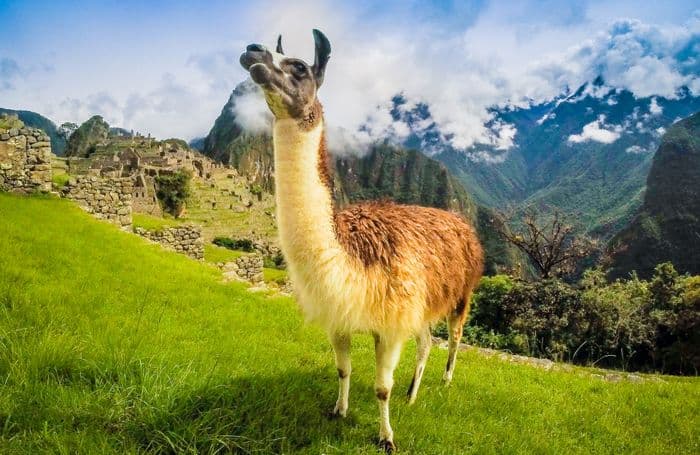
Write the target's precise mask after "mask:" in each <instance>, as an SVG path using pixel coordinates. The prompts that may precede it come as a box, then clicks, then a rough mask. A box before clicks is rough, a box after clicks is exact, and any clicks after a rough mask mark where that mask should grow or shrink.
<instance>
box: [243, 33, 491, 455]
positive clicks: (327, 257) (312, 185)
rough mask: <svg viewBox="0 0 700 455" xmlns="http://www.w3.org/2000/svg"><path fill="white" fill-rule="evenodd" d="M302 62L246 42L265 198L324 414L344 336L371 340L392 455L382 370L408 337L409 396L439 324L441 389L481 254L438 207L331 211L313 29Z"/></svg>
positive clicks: (345, 386)
mask: <svg viewBox="0 0 700 455" xmlns="http://www.w3.org/2000/svg"><path fill="white" fill-rule="evenodd" d="M313 35H314V41H315V47H316V56H315V59H314V64H313V65H308V64H306V63H305V62H303V61H302V60H299V59H296V58H289V57H286V56H285V55H284V53H283V51H282V43H281V37H280V39H278V41H277V50H276V52H271V51H270V50H268V49H267V48H265V47H264V46H262V45H260V44H251V45H249V46H248V47H247V49H246V52H245V53H243V54H242V55H241V58H240V62H241V65H242V66H243V67H244V68H245V69H246V70H247V71H249V73H250V76H251V78H252V79H253V81H254V82H255V83H256V84H258V85H259V86H260V87H261V88H262V91H263V93H264V96H265V99H266V101H267V104H268V106H269V108H270V110H271V111H272V113H273V116H274V119H275V120H274V126H273V144H274V160H275V186H276V187H275V197H276V200H277V220H278V229H279V237H280V245H281V248H282V252H283V253H284V256H285V258H286V260H287V264H288V270H289V275H290V277H291V280H292V283H293V285H294V292H295V294H296V297H297V300H298V302H299V305H300V306H301V308H302V311H303V313H304V314H305V316H306V318H307V320H309V321H312V322H315V323H318V324H319V325H321V326H322V327H323V328H324V329H325V330H326V331H327V333H328V336H329V339H330V341H331V344H332V346H333V350H334V352H335V361H336V366H337V369H338V378H339V387H338V389H339V390H338V400H337V402H336V404H335V408H334V410H333V414H334V415H335V416H339V417H345V416H346V414H347V411H348V397H349V390H350V373H351V365H350V339H351V336H352V334H354V333H371V334H372V335H373V336H374V341H375V351H376V379H375V384H374V391H375V394H376V398H377V400H378V403H379V414H380V426H379V444H380V447H381V448H382V449H384V450H385V451H386V452H387V453H391V452H393V451H394V450H395V445H394V435H393V431H392V429H391V425H390V423H389V398H390V396H391V391H392V387H393V382H394V381H393V373H394V369H395V367H396V365H397V363H398V360H399V356H400V354H401V349H402V347H403V344H404V342H405V341H406V340H407V339H408V338H410V337H411V336H414V337H415V338H416V342H417V364H416V368H415V371H414V375H413V380H412V381H411V385H410V387H409V389H408V400H409V403H413V402H414V401H415V399H416V396H417V393H418V388H419V386H420V383H421V378H422V376H423V371H424V369H425V364H426V361H427V359H428V355H429V352H430V347H431V337H430V326H431V324H432V323H434V322H435V321H437V320H439V319H441V318H447V322H448V327H449V344H448V346H449V350H448V360H447V367H446V369H445V372H444V376H443V379H444V382H445V383H447V384H449V383H450V381H451V380H452V375H453V372H454V368H455V360H456V354H457V347H458V343H459V340H460V338H461V336H462V327H463V325H464V322H465V319H466V317H467V314H468V312H469V305H470V297H471V294H472V290H473V289H474V287H475V285H476V284H477V282H478V280H479V278H480V277H481V274H482V270H483V252H482V248H481V245H480V243H479V240H478V238H477V236H476V234H475V232H474V229H473V228H472V227H471V226H470V225H469V224H468V223H466V222H465V221H464V220H463V219H461V218H460V217H458V216H457V215H454V214H452V213H448V212H446V211H442V210H438V209H434V208H427V207H418V206H408V205H398V204H394V203H389V202H367V203H361V204H356V205H352V206H350V207H348V208H345V209H343V210H339V209H338V208H336V207H335V206H334V204H333V199H332V194H333V178H332V174H331V168H330V165H329V156H328V152H327V150H326V141H325V138H324V122H323V111H322V107H321V104H320V103H319V101H318V99H317V97H316V94H317V90H318V88H319V87H320V86H321V84H322V83H323V78H324V74H325V70H326V64H327V63H328V59H329V57H330V43H329V41H328V39H327V38H326V37H325V36H324V35H323V33H321V32H320V31H318V30H314V31H313Z"/></svg>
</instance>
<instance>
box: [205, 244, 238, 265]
mask: <svg viewBox="0 0 700 455" xmlns="http://www.w3.org/2000/svg"><path fill="white" fill-rule="evenodd" d="M244 254H246V253H245V252H243V251H234V250H229V249H228V248H223V247H220V246H216V245H212V244H211V243H207V244H205V245H204V260H205V261H207V262H211V263H212V264H218V263H219V262H232V261H234V260H236V259H237V258H239V257H241V256H243V255H244Z"/></svg>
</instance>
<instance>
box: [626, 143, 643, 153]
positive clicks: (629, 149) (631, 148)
mask: <svg viewBox="0 0 700 455" xmlns="http://www.w3.org/2000/svg"><path fill="white" fill-rule="evenodd" d="M625 152H627V153H632V154H636V155H638V154H640V153H646V152H648V150H647V149H645V148H644V147H640V146H638V145H631V146H629V147H627V148H626V149H625Z"/></svg>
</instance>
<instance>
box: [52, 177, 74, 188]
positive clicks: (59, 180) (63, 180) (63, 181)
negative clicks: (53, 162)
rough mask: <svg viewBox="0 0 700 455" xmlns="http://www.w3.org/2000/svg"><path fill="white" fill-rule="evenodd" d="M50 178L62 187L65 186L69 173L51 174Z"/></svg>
mask: <svg viewBox="0 0 700 455" xmlns="http://www.w3.org/2000/svg"><path fill="white" fill-rule="evenodd" d="M51 179H52V181H53V183H54V184H55V185H56V186H57V187H59V188H62V187H64V186H66V183H68V180H70V175H68V174H53V176H52V177H51Z"/></svg>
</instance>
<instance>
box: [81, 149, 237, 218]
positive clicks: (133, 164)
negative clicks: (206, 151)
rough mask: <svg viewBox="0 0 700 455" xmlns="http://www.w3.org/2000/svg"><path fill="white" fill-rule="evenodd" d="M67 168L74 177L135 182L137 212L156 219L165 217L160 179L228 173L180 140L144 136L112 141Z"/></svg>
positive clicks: (134, 192) (202, 177)
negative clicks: (181, 174)
mask: <svg viewBox="0 0 700 455" xmlns="http://www.w3.org/2000/svg"><path fill="white" fill-rule="evenodd" d="M67 164H68V172H69V173H70V174H86V175H96V176H97V175H99V176H103V177H129V178H131V179H132V180H133V183H134V185H133V192H132V201H133V210H134V211H135V212H139V213H148V214H150V215H154V216H161V215H162V210H161V207H160V205H159V203H158V198H157V197H156V183H155V178H156V177H157V176H159V175H163V174H172V173H174V172H177V171H179V170H186V171H189V172H191V173H192V175H194V176H196V177H199V178H201V179H209V178H211V175H212V172H213V171H214V170H215V169H224V165H222V164H218V163H215V162H214V161H212V160H210V159H209V158H207V157H205V156H204V155H202V154H200V153H199V152H196V151H194V150H191V149H190V148H189V147H188V146H187V145H186V144H185V143H184V142H182V141H180V140H175V139H170V140H165V141H156V140H153V139H151V138H150V137H148V138H145V137H142V136H134V137H126V138H124V137H111V138H110V140H109V141H107V142H105V143H101V144H98V145H96V146H95V151H94V152H93V153H92V154H91V155H90V157H89V158H77V157H73V158H69V159H68V161H67Z"/></svg>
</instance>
